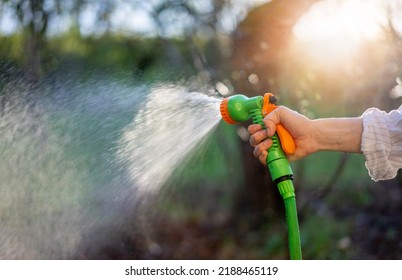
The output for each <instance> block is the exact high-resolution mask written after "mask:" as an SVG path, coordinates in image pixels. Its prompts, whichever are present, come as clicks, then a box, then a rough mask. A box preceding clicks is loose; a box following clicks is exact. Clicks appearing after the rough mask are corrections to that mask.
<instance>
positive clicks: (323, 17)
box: [293, 0, 385, 62]
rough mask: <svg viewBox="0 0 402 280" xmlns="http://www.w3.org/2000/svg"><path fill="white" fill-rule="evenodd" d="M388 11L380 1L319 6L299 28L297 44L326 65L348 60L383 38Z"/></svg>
mask: <svg viewBox="0 0 402 280" xmlns="http://www.w3.org/2000/svg"><path fill="white" fill-rule="evenodd" d="M384 20H385V15H384V9H383V8H382V6H381V3H380V1H376V0H371V1H369V0H366V1H359V0H347V1H341V0H327V1H322V2H319V3H317V4H315V5H314V6H313V7H312V8H311V10H310V11H309V12H307V13H306V14H305V15H304V16H303V17H302V18H301V19H300V20H299V22H298V23H297V24H296V26H295V27H294V29H293V32H294V34H295V36H296V39H297V44H299V45H301V46H302V47H304V48H305V49H306V50H307V51H308V53H309V55H311V56H313V57H314V58H316V59H318V60H320V61H322V62H328V61H332V62H335V61H336V60H339V59H348V57H350V56H351V55H353V53H354V52H356V51H357V50H358V48H359V46H360V45H361V44H362V43H364V42H367V41H373V40H376V39H378V38H379V37H380V35H381V33H382V27H381V26H382V25H383V24H384Z"/></svg>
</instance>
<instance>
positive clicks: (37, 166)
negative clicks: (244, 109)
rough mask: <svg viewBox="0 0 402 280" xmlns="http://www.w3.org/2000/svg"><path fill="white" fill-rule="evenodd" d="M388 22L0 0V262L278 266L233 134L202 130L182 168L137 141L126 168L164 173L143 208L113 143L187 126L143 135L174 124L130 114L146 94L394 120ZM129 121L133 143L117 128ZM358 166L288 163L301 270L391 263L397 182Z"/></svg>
mask: <svg viewBox="0 0 402 280" xmlns="http://www.w3.org/2000/svg"><path fill="white" fill-rule="evenodd" d="M401 19H402V1H400V0H383V1H381V0H366V1H360V0H349V1H341V0H321V1H320V0H299V1H291V0H272V1H266V0H265V1H264V0H253V1H241V0H216V1H213V0H203V1H196V0H149V1H136V0H128V1H120V0H93V1H90V0H66V1H60V0H31V1H28V0H1V1H0V101H1V102H0V155H1V158H2V160H1V163H0V178H1V179H0V181H1V183H0V197H1V198H0V236H1V237H0V258H1V259H35V258H37V259H287V258H288V249H287V228H286V223H285V217H284V209H283V202H282V199H281V197H280V196H279V194H278V193H277V190H276V189H275V186H273V184H272V183H271V179H270V177H269V173H268V172H267V170H266V169H265V168H264V167H263V166H262V165H260V164H259V162H258V160H256V159H255V158H254V157H253V156H252V148H251V147H250V146H249V144H248V137H249V135H248V133H247V130H246V127H247V124H242V125H236V126H229V125H227V124H225V123H223V122H220V123H219V124H218V125H216V126H215V127H214V128H213V129H212V130H211V132H208V133H206V134H205V135H204V136H203V137H202V139H201V138H200V139H199V140H198V142H196V143H194V146H195V147H194V148H191V149H189V151H187V152H186V154H185V155H184V158H180V157H179V155H178V154H181V153H182V150H181V149H180V148H179V146H180V144H178V146H177V147H174V148H171V149H169V150H168V151H166V150H163V151H164V152H163V153H162V152H158V150H159V151H161V150H162V149H159V147H158V146H157V145H156V146H154V147H148V149H149V150H146V153H145V155H142V157H149V158H150V159H151V161H150V162H151V163H148V162H147V163H146V164H144V166H145V165H146V167H147V168H149V169H152V168H153V164H152V162H153V161H154V162H155V166H156V162H157V161H159V162H162V163H164V164H165V166H166V168H165V169H166V170H165V169H163V168H161V167H158V168H159V169H158V170H156V171H155V174H153V173H152V174H153V175H152V176H151V175H150V176H149V177H147V178H145V179H146V180H145V182H148V181H149V182H152V181H153V180H156V179H155V178H156V176H157V174H160V173H161V172H167V174H168V175H167V176H166V178H165V177H164V178H165V179H164V180H163V182H162V183H161V184H162V185H161V186H160V188H159V189H158V191H157V192H153V193H152V194H151V195H147V197H146V198H144V199H141V198H138V197H139V195H138V194H135V193H134V194H133V193H132V192H131V191H130V190H131V188H132V186H131V185H132V184H136V182H135V181H134V182H133V181H132V180H130V176H129V175H128V173H129V172H131V171H130V168H127V164H122V163H121V149H120V148H121V146H122V145H123V144H121V143H122V141H123V140H121V139H127V137H129V136H130V135H134V136H132V138H131V139H130V141H132V142H133V143H134V144H135V143H136V141H138V143H139V142H141V141H144V143H143V142H141V145H143V144H144V145H145V143H146V142H147V141H148V140H149V139H154V138H158V137H161V138H163V136H164V133H165V131H168V130H173V129H174V128H176V127H179V128H180V127H181V126H182V127H183V130H190V128H189V127H191V126H186V125H184V124H181V123H180V122H179V121H183V122H184V121H185V118H184V117H182V118H181V119H180V120H179V121H177V122H170V123H168V124H167V125H165V126H163V127H162V128H161V129H160V130H156V129H155V130H152V129H149V128H152V127H157V126H158V125H159V124H161V123H162V121H163V119H165V118H174V117H175V116H177V114H176V113H175V112H174V111H172V112H170V113H172V115H168V116H167V115H164V114H163V113H161V114H160V115H158V112H157V111H159V109H160V108H159V107H158V106H166V107H169V106H170V105H169V102H166V103H163V102H162V103H160V105H158V106H155V107H152V108H154V109H155V111H156V112H155V116H156V117H155V118H154V119H150V120H152V122H149V123H148V122H146V121H144V119H145V120H148V119H146V117H147V116H148V115H147V114H146V113H147V112H144V108H149V107H146V106H148V105H147V104H149V103H150V102H151V101H152V100H153V99H152V98H153V96H155V95H154V94H155V92H158V95H157V98H159V99H164V96H163V94H166V95H167V94H170V93H169V92H171V91H181V92H184V93H185V94H187V95H189V96H191V95H192V94H193V92H202V93H204V94H205V95H206V96H209V97H211V96H212V97H213V98H218V99H219V98H221V97H222V96H229V95H231V94H235V93H243V94H245V95H248V96H254V95H262V94H264V93H265V92H273V93H274V94H275V95H277V96H278V97H279V102H280V103H281V104H283V105H286V106H288V107H290V108H292V109H294V110H297V111H299V112H301V113H303V114H305V115H307V116H308V117H310V118H320V117H351V116H359V115H361V114H362V113H363V112H364V111H365V110H366V109H367V108H369V107H377V108H380V109H382V110H385V111H390V110H392V109H396V108H398V107H399V106H400V105H401V100H402V99H401V97H402V86H401V84H402V80H401V79H402V20H401ZM167 89H168V90H167ZM147 100H148V101H147ZM150 100H151V101H150ZM166 100H170V99H169V98H166ZM152 102H155V101H152ZM172 102H173V101H172ZM175 110H176V111H177V110H179V109H175ZM192 110H198V107H197V106H196V105H194V104H193V107H192ZM162 112H163V111H162ZM152 115H154V114H152ZM133 120H134V121H133ZM207 120H208V118H206V119H205V121H207ZM199 121H200V122H201V123H202V122H203V119H202V117H201V118H199ZM137 122H140V123H144V124H145V125H144V128H143V133H144V134H145V133H146V134H147V136H148V137H149V138H144V139H141V141H140V140H139V139H136V138H135V137H137V136H135V135H137V134H135V133H134V134H129V133H128V132H127V131H128V130H130V127H131V126H133V125H135V124H136V123H137ZM133 123H134V124H133ZM164 124H165V123H164ZM200 125H201V124H200ZM197 126H198V124H197ZM197 126H196V127H195V128H194V132H193V133H194V134H196V133H197V132H196V130H197V128H198V127H197ZM134 127H135V126H134ZM153 131H155V132H153ZM156 132H157V133H156ZM127 135H128V136H127ZM177 135H179V136H180V137H181V136H182V139H181V140H182V141H184V142H191V141H194V139H193V137H192V135H189V136H187V135H185V134H183V135H182V134H180V133H178V134H177ZM144 137H145V136H144ZM192 139H193V140H192ZM123 142H124V141H123ZM161 145H163V143H161ZM130 147H131V146H130ZM126 152H127V151H126ZM168 154H169V155H168ZM176 155H177V157H176ZM168 156H170V157H172V158H173V159H175V160H176V158H177V161H178V164H177V166H176V165H173V164H172V163H171V161H170V158H169V157H168ZM165 159H166V160H165ZM364 163H365V160H364V157H363V156H362V155H352V154H340V153H333V152H320V153H318V154H315V155H312V156H309V157H307V158H305V159H303V160H300V161H298V162H294V163H292V167H293V171H294V174H295V179H294V182H295V187H296V195H297V203H298V211H299V224H300V231H301V239H302V250H303V257H304V258H305V259H399V258H401V257H402V217H401V215H402V177H401V175H400V174H398V176H397V177H396V178H395V179H393V180H390V181H382V182H374V181H372V180H371V179H370V177H369V175H368V172H367V170H366V168H365V165H364ZM129 164H131V165H133V166H134V167H133V169H132V170H134V171H132V172H137V171H136V170H138V168H140V165H142V164H143V161H140V159H138V158H135V157H133V159H130V163H129ZM169 165H172V166H174V167H175V168H172V169H170V167H172V166H169ZM136 168H137V169H136ZM147 180H148V181H147ZM150 184H151V183H150ZM132 204H135V205H132ZM122 205H123V206H122ZM105 213H107V214H105ZM110 213H112V214H110Z"/></svg>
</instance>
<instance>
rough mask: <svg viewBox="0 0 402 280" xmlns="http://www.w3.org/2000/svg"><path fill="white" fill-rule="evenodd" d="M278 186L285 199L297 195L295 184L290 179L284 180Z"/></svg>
mask: <svg viewBox="0 0 402 280" xmlns="http://www.w3.org/2000/svg"><path fill="white" fill-rule="evenodd" d="M277 187H278V190H279V193H280V195H281V196H282V198H283V200H285V199H287V198H289V197H295V196H296V194H295V188H294V186H293V184H292V183H290V182H289V180H284V181H282V182H281V183H280V184H277Z"/></svg>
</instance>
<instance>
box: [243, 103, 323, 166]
mask: <svg viewBox="0 0 402 280" xmlns="http://www.w3.org/2000/svg"><path fill="white" fill-rule="evenodd" d="M280 123H281V124H282V125H283V126H284V127H285V128H286V129H287V130H288V131H289V133H290V134H291V135H292V137H293V139H294V141H295V144H296V150H295V153H294V154H292V155H288V156H287V157H288V159H289V160H290V161H294V160H298V159H301V158H303V157H305V156H307V155H309V154H311V153H314V152H316V151H317V150H318V146H317V144H316V142H315V141H314V140H315V139H314V138H313V128H312V125H313V121H312V120H310V119H308V118H307V117H305V116H303V115H301V114H299V113H297V112H295V111H293V110H290V109H289V108H287V107H284V106H279V107H278V108H277V109H275V110H274V111H272V112H271V113H270V114H268V116H266V117H265V118H264V125H265V127H266V129H262V127H261V125H259V124H252V125H250V126H249V127H248V132H249V133H250V134H251V137H250V144H251V146H253V147H254V156H255V157H257V158H258V159H259V160H260V162H261V163H262V164H264V165H266V159H267V156H268V152H267V150H268V148H269V147H271V145H272V140H271V139H270V137H272V136H273V135H274V134H275V132H276V125H277V124H280Z"/></svg>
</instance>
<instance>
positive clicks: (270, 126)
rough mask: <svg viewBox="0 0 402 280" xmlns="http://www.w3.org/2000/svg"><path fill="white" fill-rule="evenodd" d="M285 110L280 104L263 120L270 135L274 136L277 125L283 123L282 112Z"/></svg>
mask: <svg viewBox="0 0 402 280" xmlns="http://www.w3.org/2000/svg"><path fill="white" fill-rule="evenodd" d="M283 110H284V107H283V106H279V107H278V108H277V109H275V110H273V111H272V112H271V113H269V114H268V115H267V116H266V117H265V118H264V120H263V122H264V125H265V127H266V129H267V132H268V137H272V136H273V135H274V134H275V132H276V126H277V125H278V124H279V123H281V121H280V120H281V113H282V111H283Z"/></svg>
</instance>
